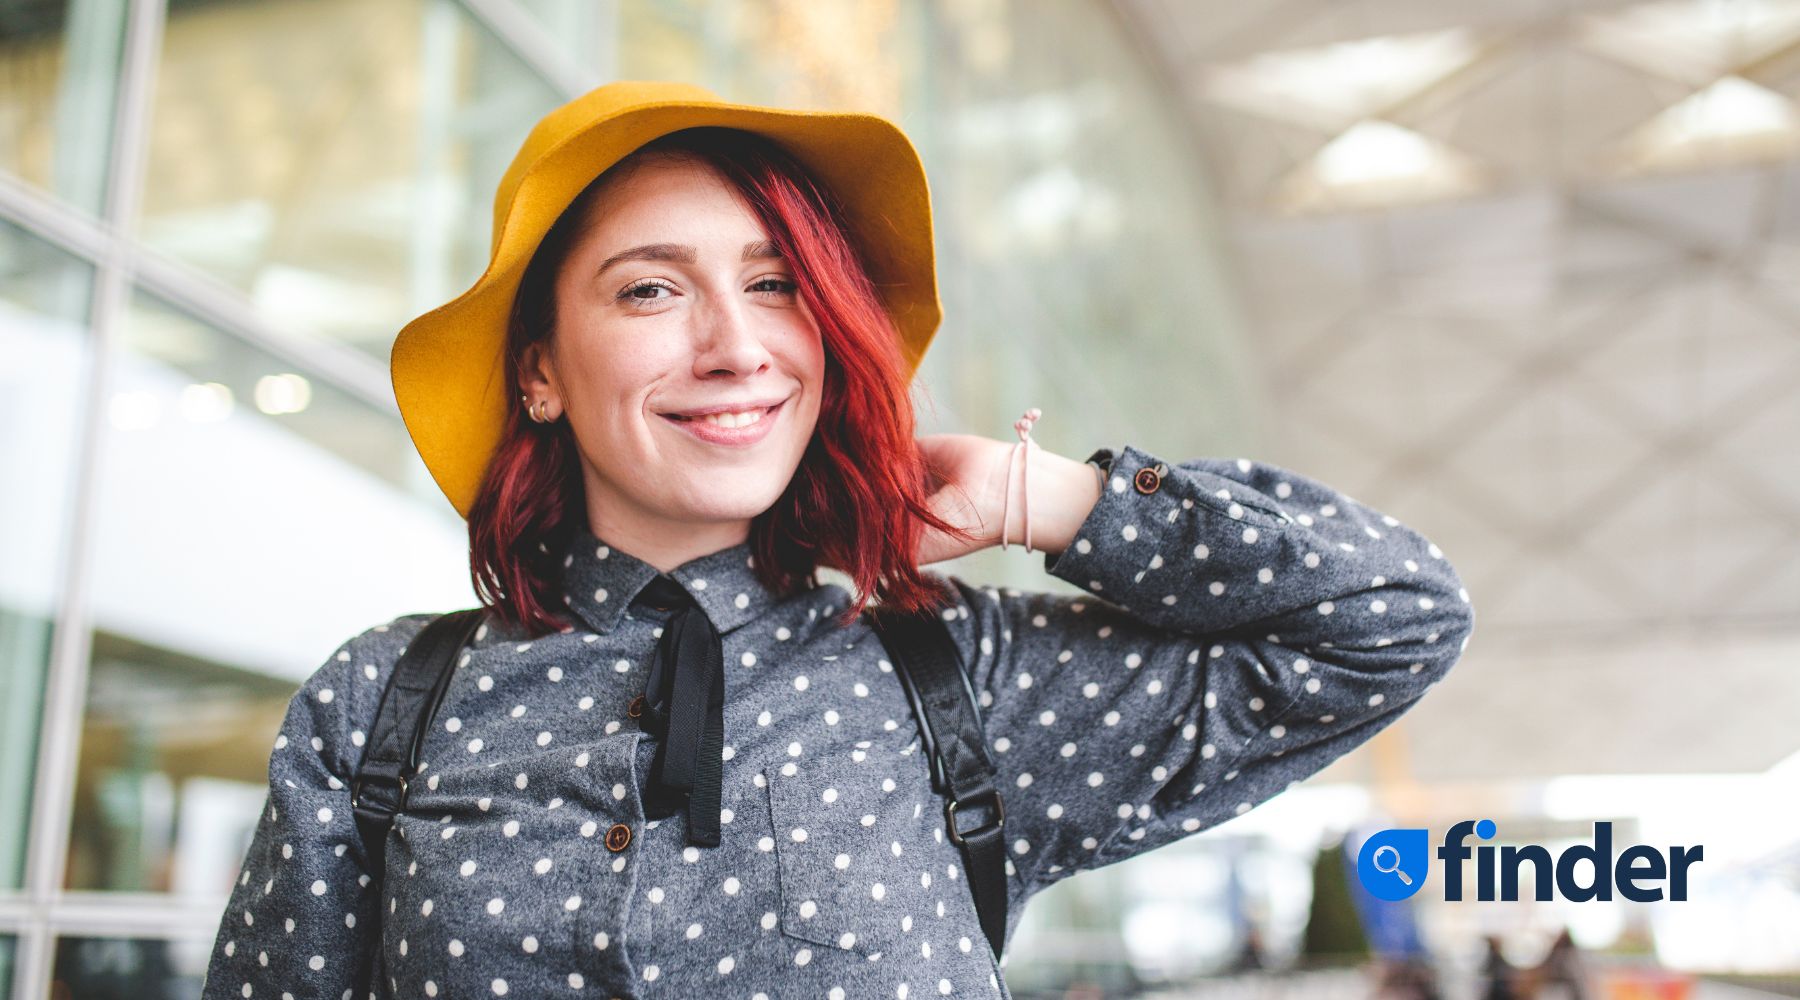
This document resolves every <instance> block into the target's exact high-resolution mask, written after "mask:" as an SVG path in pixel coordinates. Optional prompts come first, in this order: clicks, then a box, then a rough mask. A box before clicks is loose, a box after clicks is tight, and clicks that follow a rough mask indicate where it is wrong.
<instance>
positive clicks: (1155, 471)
mask: <svg viewBox="0 0 1800 1000" xmlns="http://www.w3.org/2000/svg"><path fill="white" fill-rule="evenodd" d="M1162 477H1163V467H1162V466H1160V465H1158V466H1149V465H1146V466H1144V467H1143V468H1141V469H1139V470H1137V475H1135V476H1133V477H1131V482H1132V485H1134V486H1136V487H1137V491H1138V492H1139V493H1155V492H1156V489H1157V487H1159V486H1161V485H1162Z"/></svg>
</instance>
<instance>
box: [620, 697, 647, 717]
mask: <svg viewBox="0 0 1800 1000" xmlns="http://www.w3.org/2000/svg"><path fill="white" fill-rule="evenodd" d="M625 714H626V715H629V716H631V717H632V718H634V719H635V718H637V717H638V716H640V715H643V714H644V696H643V695H641V694H640V695H638V696H637V697H636V698H633V699H631V704H630V705H627V706H625Z"/></svg>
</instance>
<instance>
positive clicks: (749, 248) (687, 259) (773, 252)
mask: <svg viewBox="0 0 1800 1000" xmlns="http://www.w3.org/2000/svg"><path fill="white" fill-rule="evenodd" d="M697 256H698V251H696V250H695V249H694V248H693V247H690V246H686V245H684V244H681V243H646V244H645V245H643V246H641V247H632V248H631V249H630V250H621V251H619V252H618V253H616V254H613V255H612V256H611V257H608V258H606V260H605V261H603V262H601V264H600V266H599V268H597V269H596V270H595V271H594V277H596V278H597V277H599V276H600V275H602V274H605V273H606V271H607V269H608V268H610V267H612V266H613V265H614V264H618V263H622V262H624V261H628V260H672V261H675V262H677V263H681V264H692V263H693V262H694V259H695V258H696V257H697ZM781 256H782V253H781V249H780V248H779V247H777V246H776V245H775V244H774V243H773V242H772V241H769V240H753V241H751V242H749V243H746V244H744V257H743V259H744V260H746V261H750V260H757V259H759V258H764V257H773V258H777V259H779V258H780V257H781Z"/></svg>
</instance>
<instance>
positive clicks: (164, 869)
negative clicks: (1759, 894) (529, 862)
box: [67, 293, 475, 898]
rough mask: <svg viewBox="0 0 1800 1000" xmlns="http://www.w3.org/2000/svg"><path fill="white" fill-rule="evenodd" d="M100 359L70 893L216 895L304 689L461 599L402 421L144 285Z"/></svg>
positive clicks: (445, 526) (452, 531) (453, 534)
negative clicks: (86, 676) (382, 627)
mask: <svg viewBox="0 0 1800 1000" xmlns="http://www.w3.org/2000/svg"><path fill="white" fill-rule="evenodd" d="M118 347H119V351H118V355H117V358H116V360H115V362H114V364H113V366H112V369H113V370H112V378H111V384H110V395H109V397H108V399H107V400H106V403H105V406H104V413H105V420H106V427H105V434H104V438H103V444H102V446H101V452H100V461H101V469H100V476H99V478H100V485H99V492H98V501H97V502H98V506H99V509H98V510H97V512H96V515H95V516H96V524H95V532H96V541H95V545H94V555H93V568H92V578H93V605H92V606H93V616H94V635H93V654H92V659H91V664H90V682H89V685H88V691H87V712H86V716H85V720H84V723H83V728H82V742H81V756H80V760H79V764H78V768H77V780H76V789H75V820H74V822H73V824H72V825H71V833H70V855H69V863H68V868H67V884H68V886H69V887H70V888H76V889H114V890H129V891H150V892H173V893H177V894H180V895H186V896H206V895H216V896H218V897H220V898H222V897H223V895H224V893H225V892H226V891H227V889H228V888H229V885H230V882H231V879H232V878H233V877H234V876H235V875H236V873H237V865H238V862H239V860H240V859H241V857H242V854H243V849H244V846H245V844H246V843H247V842H248V833H249V830H250V827H251V825H252V824H253V823H254V821H255V818H256V814H257V810H258V808H259V806H260V804H261V801H262V796H263V788H264V785H265V783H266V780H267V778H266V774H267V761H268V756H269V750H270V747H271V745H272V743H273V740H274V738H275V733H276V730H277V728H278V726H279V723H280V720H281V717H282V712H283V709H284V708H285V706H286V703H287V700H288V698H289V697H290V696H291V695H292V693H293V691H294V689H295V687H296V686H297V684H298V682H299V681H300V680H302V679H303V678H305V677H306V676H307V675H308V674H310V673H311V672H312V671H313V670H315V669H317V668H318V666H319V664H321V663H323V662H324V661H325V659H326V657H327V656H329V655H330V654H331V652H332V651H333V650H335V649H336V648H337V647H338V646H339V645H340V644H341V643H342V642H343V641H344V640H345V639H347V638H349V637H350V636H353V635H355V634H357V633H359V632H361V631H362V630H364V629H366V628H368V627H370V626H371V625H375V624H379V623H381V622H383V621H386V620H388V619H389V618H392V617H394V616H397V615H400V614H406V613H410V612H414V611H420V610H443V609H448V608H452V607H470V606H472V605H473V604H474V603H475V598H474V593H473V591H472V590H471V589H470V585H469V577H468V563H467V551H468V542H467V533H466V529H465V528H464V526H463V523H462V520H461V518H459V517H457V516H456V514H455V512H454V511H453V510H451V508H450V507H449V505H448V504H446V503H444V502H443V498H442V497H441V495H437V494H436V492H435V487H433V488H432V491H431V494H430V495H429V496H427V495H426V494H425V493H423V492H422V491H420V490H419V489H417V488H416V483H417V481H418V480H419V479H420V478H421V477H422V476H423V471H422V466H420V465H419V462H418V457H417V455H416V453H414V452H413V451H412V448H411V445H410V444H409V443H408V441H407V438H406V436H405V431H404V429H403V428H402V427H401V424H400V421H399V418H398V417H397V416H395V415H393V414H391V413H390V412H388V411H386V410H383V409H380V408H377V407H375V406H373V405H371V404H368V403H366V402H364V401H362V400H360V399H358V398H356V397H354V396H352V395H350V394H349V393H346V392H343V391H341V390H339V389H337V388H334V387H333V386H332V385H331V383H330V382H329V381H328V380H327V379H325V378H324V377H322V376H321V375H320V374H319V373H317V372H315V371H312V370H310V369H308V368H306V367H305V366H303V365H296V364H294V363H293V362H291V361H289V360H286V359H282V358H278V357H276V356H275V355H272V354H270V353H268V352H266V351H263V350H261V349H260V348H257V347H255V346H253V345H251V344H249V343H247V342H245V341H242V340H239V339H237V338H235V337H232V336H229V335H227V334H224V333H222V332H220V331H218V330H215V329H213V328H211V327H209V326H207V325H205V324H203V323H199V322H197V321H195V320H193V319H192V318H190V317H187V316H185V315H183V314H181V313H180V312H178V311H177V310H176V309H174V308H173V307H171V306H169V305H168V304H166V303H163V302H161V301H159V300H157V299H155V298H153V297H151V296H149V295H147V294H141V293H140V294H139V295H137V296H136V297H135V298H134V299H133V300H132V302H131V305H130V308H129V310H128V313H127V315H126V316H125V317H124V322H123V323H122V329H121V330H120V335H119V345H118Z"/></svg>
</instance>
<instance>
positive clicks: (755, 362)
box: [694, 299, 772, 377]
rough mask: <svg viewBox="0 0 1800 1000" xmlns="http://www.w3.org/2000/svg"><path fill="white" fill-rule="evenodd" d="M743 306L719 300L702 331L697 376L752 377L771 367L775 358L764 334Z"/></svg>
mask: <svg viewBox="0 0 1800 1000" xmlns="http://www.w3.org/2000/svg"><path fill="white" fill-rule="evenodd" d="M744 309H745V306H744V305H743V303H740V302H737V301H734V300H731V299H726V300H724V301H717V300H715V304H714V306H713V308H712V309H711V310H710V314H709V315H708V316H707V317H706V319H705V320H704V321H703V322H704V329H703V330H702V331H701V339H700V345H699V350H698V352H697V353H696V354H695V356H694V374H695V375H696V376H699V377H706V376H708V375H717V374H736V375H749V374H753V373H755V372H758V371H761V370H762V369H763V368H766V367H768V364H769V361H770V359H771V357H772V356H771V355H770V354H769V349H768V347H767V346H766V345H765V344H764V343H763V340H762V334H761V333H760V332H759V331H758V330H757V329H756V328H755V326H754V325H753V324H752V323H751V322H750V320H749V317H747V316H746V315H745V314H744Z"/></svg>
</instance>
